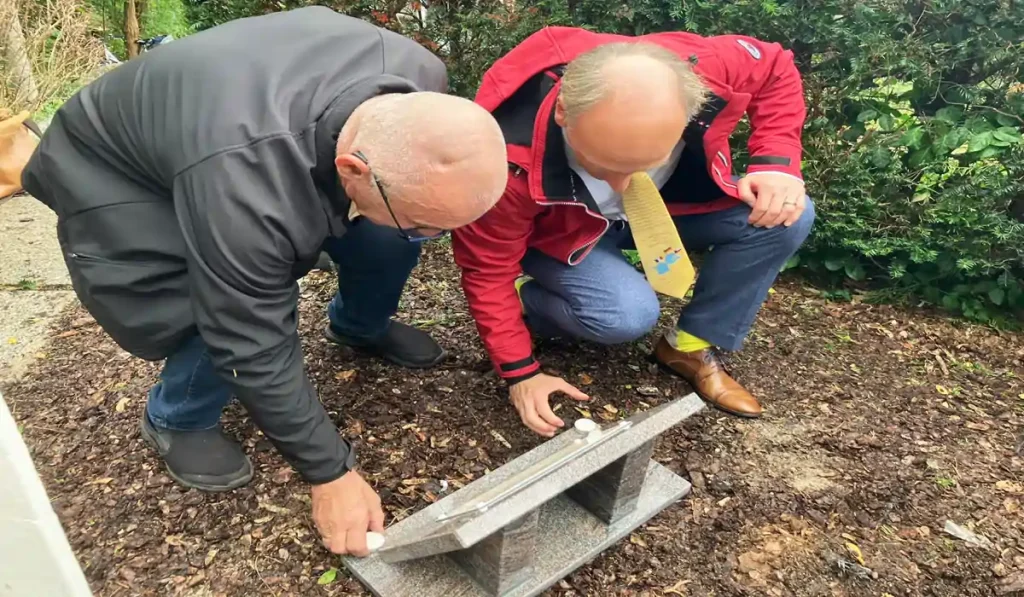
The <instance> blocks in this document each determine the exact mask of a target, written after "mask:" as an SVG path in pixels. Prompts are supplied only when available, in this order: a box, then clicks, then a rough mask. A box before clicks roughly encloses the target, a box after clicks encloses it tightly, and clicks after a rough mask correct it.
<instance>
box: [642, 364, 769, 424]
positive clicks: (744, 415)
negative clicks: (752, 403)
mask: <svg viewBox="0 0 1024 597" xmlns="http://www.w3.org/2000/svg"><path fill="white" fill-rule="evenodd" d="M647 360H648V361H650V362H652V363H654V364H655V365H657V366H658V368H659V369H661V370H662V371H664V372H665V373H668V374H669V375H673V376H675V377H678V378H679V379H681V380H683V381H685V382H686V383H688V384H690V387H691V388H693V393H694V394H696V395H697V396H698V397H699V398H700V399H701V400H703V401H704V403H705V404H710V405H711V407H712V408H714V409H716V410H718V411H721V412H724V413H725V414H727V415H732V416H734V417H740V418H741V419H760V418H761V416H762V415H763V414H764V413H759V414H756V415H753V414H750V413H741V412H736V411H734V410H729V409H728V408H725V407H723V406H721V405H719V404H718V403H717V402H715V401H714V400H711V399H710V398H708V397H707V396H705V395H704V394H703V393H701V391H700V390H698V389H697V388H696V387H695V386H694V385H693V384H692V383H690V380H688V379H686V378H685V377H683V376H682V375H680V374H679V372H678V371H676V370H675V369H673V368H671V367H669V366H668V365H666V364H665V363H662V362H661V361H659V360H658V359H657V358H655V357H654V355H649V356H648V357H647Z"/></svg>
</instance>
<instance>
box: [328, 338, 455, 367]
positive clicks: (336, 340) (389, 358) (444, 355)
mask: <svg viewBox="0 0 1024 597" xmlns="http://www.w3.org/2000/svg"><path fill="white" fill-rule="evenodd" d="M324 338H327V340H328V341H330V342H332V343H334V344H336V345H338V346H344V347H345V348H351V349H352V350H356V351H359V352H362V353H365V354H368V355H372V356H375V357H380V358H382V359H384V360H386V361H391V362H392V363H394V364H396V365H399V366H401V367H405V368H407V369H430V368H431V367H436V366H437V365H439V364H441V362H442V361H444V360H445V359H446V358H448V352H447V351H446V350H445V349H443V348H442V349H441V354H440V355H439V356H438V357H437V358H436V359H434V360H433V361H431V362H429V363H413V362H411V361H406V360H403V359H400V358H397V357H393V356H391V355H388V354H386V353H383V352H381V351H380V350H378V349H376V348H373V347H372V346H360V345H358V344H349V343H348V342H345V341H344V340H342V339H341V337H340V336H338V335H337V334H335V333H334V332H332V331H331V329H330V328H327V329H326V330H325V331H324Z"/></svg>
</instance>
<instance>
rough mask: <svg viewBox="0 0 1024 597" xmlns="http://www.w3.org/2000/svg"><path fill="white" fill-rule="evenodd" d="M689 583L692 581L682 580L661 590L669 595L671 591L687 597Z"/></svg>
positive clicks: (681, 596)
mask: <svg viewBox="0 0 1024 597" xmlns="http://www.w3.org/2000/svg"><path fill="white" fill-rule="evenodd" d="M688 584H690V581H688V580H681V581H679V582H677V583H676V584H674V585H672V586H671V587H665V588H664V589H662V590H661V592H662V593H663V594H665V595H668V594H669V593H674V594H676V595H679V597H686V585H688Z"/></svg>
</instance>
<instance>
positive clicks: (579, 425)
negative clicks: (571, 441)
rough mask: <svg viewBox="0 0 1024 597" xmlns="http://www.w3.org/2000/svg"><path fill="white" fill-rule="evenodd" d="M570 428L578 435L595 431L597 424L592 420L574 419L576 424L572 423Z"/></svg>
mask: <svg viewBox="0 0 1024 597" xmlns="http://www.w3.org/2000/svg"><path fill="white" fill-rule="evenodd" d="M572 426H573V427H575V428H576V431H579V432H580V433H590V432H592V431H595V430H596V429H597V423H595V422H594V421H593V420H592V419H576V422H575V423H573V424H572Z"/></svg>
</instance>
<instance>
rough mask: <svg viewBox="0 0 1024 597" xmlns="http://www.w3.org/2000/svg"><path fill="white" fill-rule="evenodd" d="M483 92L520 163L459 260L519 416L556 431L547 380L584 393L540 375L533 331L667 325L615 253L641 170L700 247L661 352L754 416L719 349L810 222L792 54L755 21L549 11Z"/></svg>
mask: <svg viewBox="0 0 1024 597" xmlns="http://www.w3.org/2000/svg"><path fill="white" fill-rule="evenodd" d="M475 101H476V102H477V103H479V104H480V105H482V106H484V107H485V108H486V109H488V110H490V111H491V112H492V113H493V114H494V115H495V117H496V118H497V120H498V122H499V123H500V124H501V127H502V130H503V132H504V135H505V141H506V143H507V148H508V158H509V161H510V171H509V178H508V185H507V187H506V190H505V193H504V195H503V196H502V198H501V199H500V200H499V202H498V204H497V205H496V206H495V207H494V208H493V209H491V211H489V212H488V213H487V214H486V215H485V216H484V217H482V218H481V219H479V220H477V221H476V222H474V223H473V224H470V225H468V226H466V227H464V228H461V229H459V230H456V231H455V232H454V233H453V241H454V252H455V259H456V262H457V263H458V264H459V266H460V267H461V268H462V285H463V288H464V290H465V292H466V295H467V297H468V301H469V307H470V310H471V312H472V314H473V317H474V319H475V320H476V324H477V328H478V330H479V332H480V334H481V337H482V339H483V342H484V345H485V346H486V348H487V350H488V352H489V354H490V356H491V359H492V360H493V363H494V366H495V368H496V369H497V371H498V373H499V374H500V375H501V377H503V378H504V379H505V380H506V381H507V382H508V383H509V384H510V396H511V399H512V402H513V404H514V405H515V406H516V408H517V410H518V411H519V414H520V416H521V417H522V419H523V422H524V423H525V424H526V425H527V426H529V427H530V428H531V429H533V430H534V431H536V432H537V433H539V434H542V435H547V436H550V435H553V434H554V432H555V431H556V429H557V428H558V427H561V426H562V425H563V422H562V420H561V419H559V418H558V417H557V416H556V415H555V414H554V413H553V412H552V410H551V408H550V406H549V402H548V400H549V396H550V394H552V393H553V392H559V391H560V392H563V393H565V394H567V395H569V396H570V397H573V398H575V399H580V400H585V399H587V396H586V395H585V394H584V393H583V392H581V391H580V390H579V389H577V388H575V387H573V386H571V385H570V384H568V383H566V382H565V381H564V380H562V379H559V378H556V377H552V376H548V375H545V374H543V373H541V371H540V363H539V362H538V361H537V360H536V359H535V358H534V356H533V350H532V342H531V336H530V333H531V331H532V332H533V333H535V334H537V335H539V336H548V337H550V336H560V337H573V338H579V339H582V340H587V341H593V342H599V343H604V344H612V343H621V342H630V341H633V340H635V339H637V338H640V337H641V336H643V335H645V334H646V333H648V332H649V331H650V330H651V329H652V328H653V327H654V326H655V325H656V323H657V320H658V316H659V313H660V308H659V303H658V297H657V294H656V293H655V291H654V290H653V289H652V286H651V284H649V283H648V280H647V278H645V275H644V273H643V272H640V271H638V270H637V269H636V268H635V267H633V266H631V265H630V264H629V263H628V262H627V261H626V259H625V257H624V256H623V253H622V250H623V249H627V248H631V247H632V246H633V239H634V235H636V234H638V233H640V232H642V231H637V230H633V229H631V226H630V221H629V217H627V215H626V212H627V211H628V209H624V207H623V192H624V191H627V188H628V187H629V186H630V184H631V181H633V180H635V178H636V176H634V175H637V176H641V175H643V173H646V176H644V180H646V181H648V182H653V185H654V186H652V187H649V188H652V189H653V188H655V187H656V188H657V189H659V190H660V197H661V198H663V201H664V204H665V205H666V206H667V209H668V213H669V214H671V221H670V222H668V220H667V218H668V217H669V216H668V215H665V216H664V218H665V221H666V222H667V223H668V224H669V225H668V227H667V228H668V230H669V231H670V232H671V231H672V224H674V226H675V229H676V230H678V233H679V238H681V241H682V244H683V245H684V247H685V249H686V250H688V251H707V254H706V256H705V258H704V260H703V263H702V265H701V269H700V272H699V276H698V278H697V282H696V285H695V286H694V287H693V296H692V298H691V299H690V301H689V303H688V304H687V305H686V306H685V308H684V309H683V310H682V313H681V314H680V316H679V320H678V323H677V325H676V329H674V330H671V331H669V332H667V333H666V334H665V335H664V336H663V337H661V338H660V339H659V340H658V342H657V345H656V348H655V351H654V358H655V359H656V360H657V361H658V362H659V363H660V364H661V365H662V366H663V367H664V368H666V369H668V370H670V371H672V372H674V373H676V374H678V375H680V376H682V377H683V378H684V379H686V380H687V381H688V382H689V383H690V384H691V385H692V386H693V387H694V389H695V390H696V392H697V393H698V394H699V395H700V396H701V397H702V398H703V399H704V400H706V401H708V402H709V403H711V404H712V405H714V406H716V407H718V408H720V409H722V410H724V411H726V412H729V413H732V414H735V415H738V416H746V417H757V416H759V415H760V414H761V410H762V409H761V406H760V404H759V403H758V401H757V400H756V399H755V398H754V397H753V396H752V395H751V394H750V393H749V392H748V391H747V390H746V389H744V388H743V387H742V386H741V385H740V384H739V383H737V382H736V380H734V379H733V378H732V377H731V376H730V375H729V374H728V373H727V372H726V370H725V369H724V367H723V365H722V362H721V360H720V359H719V357H718V354H717V350H718V349H723V350H737V349H738V348H740V346H741V345H742V343H743V340H744V338H745V337H746V335H747V333H748V332H749V330H750V327H751V326H752V324H753V321H754V318H755V317H756V314H757V312H758V311H759V309H760V307H761V305H762V303H763V302H764V300H765V298H766V297H767V294H768V289H769V288H770V287H771V285H772V283H773V282H774V281H775V278H776V276H777V275H778V272H779V271H780V269H781V267H782V265H783V264H784V263H785V262H786V260H787V259H789V257H790V256H792V255H793V254H794V253H795V252H796V250H797V249H798V248H799V247H800V245H801V244H802V243H803V242H804V240H805V238H806V237H807V235H808V233H809V232H810V229H811V225H812V223H813V220H814V209H813V206H812V204H811V202H810V199H809V198H808V197H807V196H806V195H805V191H804V183H803V179H802V176H801V171H800V159H801V154H802V144H801V140H800V137H801V129H802V127H803V121H804V117H805V107H804V100H803V86H802V82H801V78H800V75H799V73H798V72H797V69H796V67H795V65H794V63H793V60H792V54H791V53H790V52H788V51H785V50H783V48H782V47H780V46H779V45H777V44H773V43H766V42H762V41H759V40H757V39H754V38H751V37H745V36H736V35H729V36H717V37H701V36H698V35H694V34H690V33H681V32H671V33H660V34H652V35H645V36H642V37H636V38H631V37H624V36H618V35H609V34H598V33H593V32H590V31H586V30H582V29H573V28H563V27H551V28H546V29H543V30H541V31H539V32H537V33H535V34H533V35H532V36H530V37H529V38H527V39H526V40H525V41H524V42H523V43H522V44H520V45H519V46H518V47H516V48H515V49H513V50H512V51H511V52H510V53H509V54H508V55H506V56H504V57H503V58H502V59H500V60H499V61H498V62H496V63H495V64H494V65H493V66H492V67H491V68H490V70H488V71H487V73H486V74H485V75H484V78H483V82H482V84H481V88H480V90H479V92H478V93H477V97H476V100H475ZM744 114H746V115H748V116H749V119H750V124H751V129H752V132H751V135H750V140H749V144H748V147H749V154H750V159H749V165H748V167H747V169H746V173H745V175H743V176H742V177H740V176H736V175H734V174H733V167H732V155H731V151H730V147H729V137H730V135H731V134H732V132H733V131H734V129H735V127H736V125H737V123H738V122H739V120H740V119H741V118H742V117H743V115H744ZM638 173H639V174H638ZM647 177H649V178H647ZM644 184H647V183H644ZM630 190H631V191H632V189H630ZM629 196H635V195H634V194H630V195H629ZM655 200H656V203H655V205H656V206H660V205H661V204H662V203H661V200H658V199H657V196H655ZM657 209H658V210H662V213H663V212H664V210H663V209H662V208H661V207H657ZM632 213H634V214H636V213H637V212H636V211H633V212H632ZM634 219H637V220H638V218H634ZM673 236H674V234H673ZM638 238H639V237H638ZM647 274H648V277H649V276H650V275H651V272H647Z"/></svg>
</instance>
